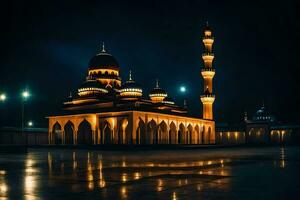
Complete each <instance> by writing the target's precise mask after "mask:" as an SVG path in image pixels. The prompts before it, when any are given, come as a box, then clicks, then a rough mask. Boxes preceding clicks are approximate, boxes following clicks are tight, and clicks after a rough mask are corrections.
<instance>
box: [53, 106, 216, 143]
mask: <svg viewBox="0 0 300 200" xmlns="http://www.w3.org/2000/svg"><path fill="white" fill-rule="evenodd" d="M48 135H49V138H48V139H49V144H74V145H76V144H86V145H91V144H214V143H215V124H214V121H210V120H203V119H198V118H191V117H183V116H175V115H168V114H161V113H151V112H141V111H124V112H110V113H98V114H78V115H65V116H53V117H49V134H48Z"/></svg>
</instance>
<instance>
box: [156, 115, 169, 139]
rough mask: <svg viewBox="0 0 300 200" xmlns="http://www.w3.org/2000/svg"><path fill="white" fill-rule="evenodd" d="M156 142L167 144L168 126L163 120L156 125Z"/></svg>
mask: <svg viewBox="0 0 300 200" xmlns="http://www.w3.org/2000/svg"><path fill="white" fill-rule="evenodd" d="M157 136H158V137H157V142H158V144H168V141H169V140H168V126H167V124H166V122H165V121H162V122H161V123H160V124H159V125H158V135H157Z"/></svg>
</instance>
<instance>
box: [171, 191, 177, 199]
mask: <svg viewBox="0 0 300 200" xmlns="http://www.w3.org/2000/svg"><path fill="white" fill-rule="evenodd" d="M172 200H177V195H176V192H173V194H172Z"/></svg>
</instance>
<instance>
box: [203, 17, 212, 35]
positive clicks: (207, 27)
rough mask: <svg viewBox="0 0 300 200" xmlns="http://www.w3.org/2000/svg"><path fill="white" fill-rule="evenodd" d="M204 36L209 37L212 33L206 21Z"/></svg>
mask: <svg viewBox="0 0 300 200" xmlns="http://www.w3.org/2000/svg"><path fill="white" fill-rule="evenodd" d="M204 35H205V36H206V37H210V36H211V35H212V31H211V28H210V26H209V23H208V21H206V26H205V28H204Z"/></svg>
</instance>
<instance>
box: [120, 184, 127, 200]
mask: <svg viewBox="0 0 300 200" xmlns="http://www.w3.org/2000/svg"><path fill="white" fill-rule="evenodd" d="M120 190H121V199H127V188H126V186H122V187H121V189H120Z"/></svg>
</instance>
